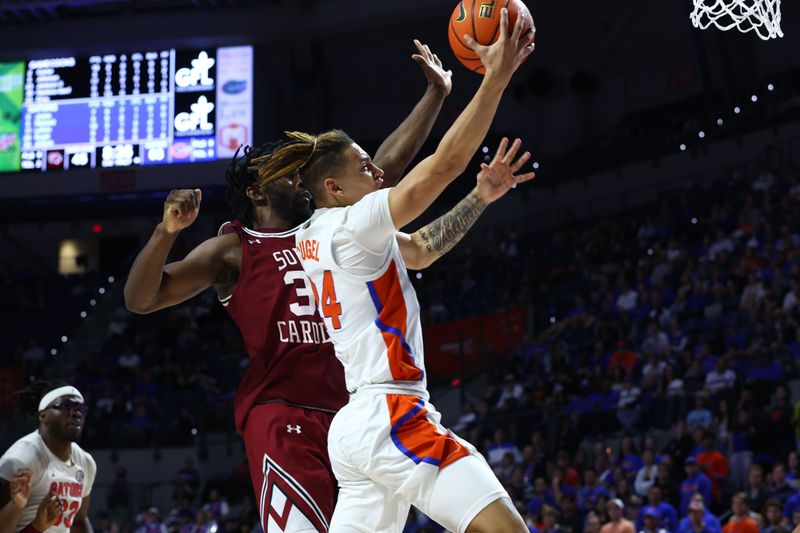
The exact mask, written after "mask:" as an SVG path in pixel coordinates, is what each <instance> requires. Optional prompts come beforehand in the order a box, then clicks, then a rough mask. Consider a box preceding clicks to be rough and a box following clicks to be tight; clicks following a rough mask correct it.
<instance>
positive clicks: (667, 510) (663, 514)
mask: <svg viewBox="0 0 800 533" xmlns="http://www.w3.org/2000/svg"><path fill="white" fill-rule="evenodd" d="M662 497H663V493H662V490H661V487H660V486H658V485H653V486H652V487H650V490H649V491H647V499H648V504H647V505H646V506H645V507H643V508H642V511H641V512H640V513H639V516H637V517H636V530H637V531H639V530H641V529H642V528H644V516H645V512H646V511H648V510H654V511H655V512H656V513H658V520H659V521H658V527H660V528H664V529H666V530H667V531H672V532H674V531H677V529H678V512H677V511H676V510H675V508H674V507H673V506H671V505H670V504H668V503H667V502H665V501H662V499H661V498H662Z"/></svg>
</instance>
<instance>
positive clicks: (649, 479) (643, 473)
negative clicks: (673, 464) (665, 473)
mask: <svg viewBox="0 0 800 533" xmlns="http://www.w3.org/2000/svg"><path fill="white" fill-rule="evenodd" d="M642 461H644V466H643V467H642V468H640V469H639V471H638V472H636V479H635V480H634V482H633V490H634V491H636V494H638V495H639V496H641V497H642V498H646V497H647V494H648V492H649V491H650V487H652V486H653V483H655V482H656V476H657V475H658V465H656V464H655V458H654V457H653V452H652V451H651V450H645V451H644V452H642Z"/></svg>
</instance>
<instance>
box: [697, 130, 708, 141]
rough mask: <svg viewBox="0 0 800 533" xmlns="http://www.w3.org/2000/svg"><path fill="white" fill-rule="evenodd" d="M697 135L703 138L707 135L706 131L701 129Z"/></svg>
mask: <svg viewBox="0 0 800 533" xmlns="http://www.w3.org/2000/svg"><path fill="white" fill-rule="evenodd" d="M697 136H698V137H700V138H701V139H702V138H704V137H705V136H706V132H704V131H702V130H700V131H698V132H697Z"/></svg>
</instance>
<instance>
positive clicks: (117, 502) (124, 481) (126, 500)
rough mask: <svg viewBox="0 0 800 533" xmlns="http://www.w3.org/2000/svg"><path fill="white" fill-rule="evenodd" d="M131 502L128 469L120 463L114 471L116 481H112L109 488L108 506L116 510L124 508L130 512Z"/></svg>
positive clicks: (123, 509)
mask: <svg viewBox="0 0 800 533" xmlns="http://www.w3.org/2000/svg"><path fill="white" fill-rule="evenodd" d="M131 503H132V502H131V491H130V487H129V486H128V469H127V468H125V467H124V466H122V465H119V466H117V469H116V471H115V473H114V481H112V482H111V487H109V489H108V495H107V496H106V506H107V507H108V508H109V509H110V510H112V511H114V512H118V511H120V510H122V511H125V512H128V513H129V512H130V510H131V509H132V506H131Z"/></svg>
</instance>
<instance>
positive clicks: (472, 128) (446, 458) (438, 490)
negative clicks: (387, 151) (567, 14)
mask: <svg viewBox="0 0 800 533" xmlns="http://www.w3.org/2000/svg"><path fill="white" fill-rule="evenodd" d="M524 18H525V17H523V16H520V17H518V20H517V24H516V26H515V28H514V31H513V32H509V28H508V13H507V11H506V10H505V9H503V10H502V16H501V26H500V37H499V39H498V40H497V42H496V43H495V44H493V45H491V46H488V47H487V46H480V45H478V44H476V43H475V42H474V41H471V40H470V45H471V46H472V47H473V48H474V49H475V51H476V53H478V55H479V56H480V58H481V61H482V63H483V65H484V66H485V67H486V76H485V78H484V80H483V82H482V83H481V86H480V88H479V89H478V91H477V93H476V95H475V96H474V97H473V99H472V101H471V102H470V103H469V105H468V106H467V108H466V109H465V110H464V112H463V113H462V114H461V116H460V117H459V118H458V119H457V120H456V121H455V123H454V124H453V126H452V127H451V128H450V130H449V131H448V132H447V133H446V134H445V136H444V138H443V139H442V141H441V142H440V144H439V146H438V147H437V149H436V152H435V153H434V154H433V155H432V156H430V157H428V158H427V159H425V160H424V161H423V162H422V163H420V164H419V165H418V166H417V167H416V168H414V169H413V170H412V171H411V172H410V173H409V174H408V176H407V177H406V178H405V179H404V180H403V181H402V182H400V184H399V185H398V186H396V187H394V188H389V189H381V184H382V175H383V172H382V171H381V170H380V169H379V168H378V167H376V166H375V165H374V164H373V163H372V160H371V159H370V158H369V156H368V155H367V154H366V153H365V152H364V151H363V150H362V149H361V148H360V147H359V146H358V145H357V144H355V143H354V142H353V141H352V140H351V139H350V138H349V137H348V136H347V135H346V134H345V133H344V132H341V131H338V130H334V131H330V132H326V133H323V134H321V135H319V136H316V137H315V136H310V135H307V134H302V133H298V132H294V133H289V134H288V140H286V141H285V143H284V144H283V145H282V146H281V147H279V148H277V149H276V150H275V151H274V152H272V153H271V154H269V155H267V156H264V157H263V158H261V160H260V161H258V160H254V162H255V163H256V164H258V170H259V176H260V177H261V178H262V179H267V178H276V179H277V178H278V177H280V176H284V175H287V176H288V175H290V174H295V175H296V174H298V173H299V176H300V178H301V179H302V181H303V183H304V185H305V186H306V187H307V188H308V190H309V191H310V192H311V194H312V195H313V196H314V200H315V202H316V205H317V211H316V212H315V213H314V215H313V216H312V218H311V219H310V220H309V221H308V222H306V223H304V224H303V225H302V226H300V230H299V231H298V233H297V246H298V252H299V254H300V256H301V262H302V264H303V268H304V269H305V271H306V274H307V275H308V277H309V279H310V280H311V284H312V289H313V291H314V295H315V298H316V300H317V302H318V307H319V310H320V313H321V315H322V316H323V318H324V321H325V325H326V327H327V329H328V331H329V333H330V335H331V338H332V340H333V343H334V347H335V350H336V355H337V357H338V358H339V359H340V360H341V361H342V363H343V365H344V368H345V380H346V383H347V388H348V390H349V391H350V392H351V397H350V402H349V403H348V404H347V405H346V406H345V407H344V408H343V409H342V410H341V411H339V414H337V415H336V417H335V418H334V420H333V423H332V425H331V429H330V432H329V435H328V452H329V454H330V458H331V463H332V466H333V470H334V473H335V474H336V478H337V479H338V481H339V487H340V492H339V500H338V502H337V505H336V509H335V511H334V515H333V520H332V522H331V525H330V531H331V533H340V532H355V531H360V532H371V533H374V532H399V531H401V530H402V527H403V524H404V523H405V520H406V516H407V514H408V510H409V505H414V506H415V507H418V508H419V509H420V510H422V511H423V512H424V513H426V514H427V515H428V516H430V517H431V518H433V519H434V520H436V521H437V522H439V523H440V524H442V525H443V526H445V527H446V528H447V529H449V530H451V531H458V532H459V533H460V532H464V531H481V532H504V533H505V532H519V533H522V532H526V531H527V528H526V527H525V523H524V522H523V520H522V518H521V517H520V516H519V513H517V512H516V510H515V509H514V507H513V505H512V503H511V501H510V498H509V497H508V494H507V493H506V491H505V490H504V489H503V487H502V485H501V484H500V482H499V481H498V480H497V478H495V476H494V474H493V473H492V471H491V469H490V468H489V466H488V464H486V461H485V460H483V458H482V457H481V456H480V455H479V454H478V453H477V452H476V451H475V449H474V448H473V447H472V446H471V445H470V444H469V443H467V442H466V441H464V440H462V439H460V438H458V437H457V436H455V435H454V434H452V433H451V432H448V431H447V430H446V429H445V428H444V427H442V426H441V425H440V424H439V420H440V416H439V414H438V413H437V412H436V410H435V409H434V408H433V406H431V405H430V404H429V403H428V402H427V400H428V392H427V390H426V387H425V367H424V361H423V349H422V332H421V328H420V323H419V304H418V302H417V298H416V294H415V293H414V289H413V287H412V286H411V283H410V281H409V279H408V275H407V272H406V265H408V266H409V267H410V268H414V269H417V268H422V267H424V266H426V264H429V263H430V262H431V260H432V259H435V258H436V257H437V256H438V255H440V254H441V253H443V252H445V251H446V250H447V246H450V245H451V243H452V238H453V237H454V236H458V235H460V234H463V231H465V228H466V227H468V226H469V225H471V223H472V222H474V220H475V218H476V217H477V215H478V214H479V213H480V212H481V211H483V209H484V208H485V207H486V205H487V204H488V203H491V202H493V201H495V200H497V199H498V198H499V197H501V196H502V195H503V194H505V192H507V191H508V190H509V189H511V188H512V187H513V186H515V185H516V184H517V183H520V182H523V181H526V180H528V179H531V178H532V177H533V175H532V174H531V173H529V174H523V175H516V173H517V172H518V171H519V170H520V169H521V168H522V165H523V164H524V163H525V162H526V161H527V160H528V158H529V157H530V154H528V153H527V152H526V153H525V154H523V155H522V156H521V157H520V158H519V159H516V153H517V151H518V150H519V147H520V141H519V140H516V141H515V142H514V143H513V144H512V146H511V147H510V149H509V148H508V141H507V140H506V139H503V141H502V142H501V145H500V148H499V149H498V152H497V154H496V156H495V158H494V160H493V161H492V163H491V164H490V165H483V166H482V170H481V173H480V176H479V178H478V187H476V189H475V190H473V192H472V193H470V195H468V196H467V198H465V199H464V200H463V201H462V202H461V203H460V204H459V206H457V207H458V208H457V209H456V210H454V211H455V212H454V213H453V214H452V216H449V217H443V220H442V221H441V223H440V224H439V225H438V226H437V227H434V228H431V227H429V226H426V228H425V229H424V231H423V230H420V231H418V232H415V233H414V234H413V235H411V236H408V235H404V234H398V233H397V230H398V229H399V228H401V227H403V226H405V225H407V224H408V223H410V222H412V221H413V220H415V219H416V218H417V217H418V216H419V215H420V214H422V213H423V212H424V211H425V210H426V209H427V208H428V207H429V206H430V205H431V203H432V202H433V201H434V200H435V199H436V198H437V197H438V196H439V194H441V192H442V191H443V190H444V189H445V187H447V185H448V184H449V183H450V182H451V181H453V180H454V179H455V178H456V176H458V175H459V174H461V173H462V172H463V171H464V170H465V169H466V167H467V165H468V164H469V161H470V159H471V158H472V156H473V155H474V153H475V151H476V150H477V148H478V146H479V145H480V142H481V141H482V140H483V138H484V137H485V135H486V132H487V130H488V128H489V125H490V124H491V121H492V118H493V117H494V114H495V112H496V110H497V106H498V104H499V102H500V98H501V96H502V94H503V91H504V90H505V88H506V87H507V85H508V83H509V81H510V79H511V76H512V74H513V73H514V71H515V70H516V69H517V67H518V66H519V64H520V62H521V61H522V60H523V59H524V58H525V57H526V56H527V55H528V54H529V53H530V52H531V51H532V50H533V37H534V35H533V31H532V30H531V31H530V32H527V33H524V34H523V30H522V28H523V26H524V23H525V20H524Z"/></svg>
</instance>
